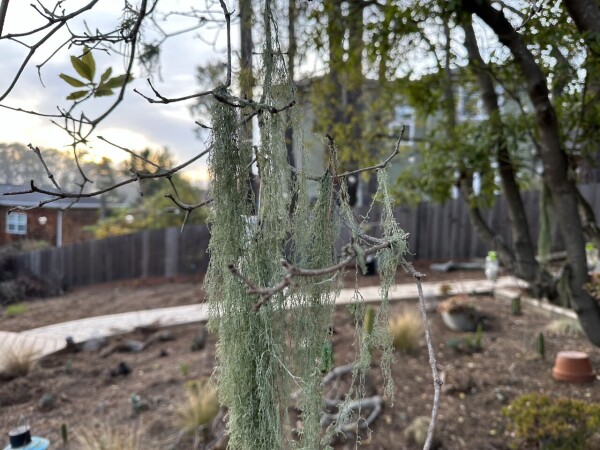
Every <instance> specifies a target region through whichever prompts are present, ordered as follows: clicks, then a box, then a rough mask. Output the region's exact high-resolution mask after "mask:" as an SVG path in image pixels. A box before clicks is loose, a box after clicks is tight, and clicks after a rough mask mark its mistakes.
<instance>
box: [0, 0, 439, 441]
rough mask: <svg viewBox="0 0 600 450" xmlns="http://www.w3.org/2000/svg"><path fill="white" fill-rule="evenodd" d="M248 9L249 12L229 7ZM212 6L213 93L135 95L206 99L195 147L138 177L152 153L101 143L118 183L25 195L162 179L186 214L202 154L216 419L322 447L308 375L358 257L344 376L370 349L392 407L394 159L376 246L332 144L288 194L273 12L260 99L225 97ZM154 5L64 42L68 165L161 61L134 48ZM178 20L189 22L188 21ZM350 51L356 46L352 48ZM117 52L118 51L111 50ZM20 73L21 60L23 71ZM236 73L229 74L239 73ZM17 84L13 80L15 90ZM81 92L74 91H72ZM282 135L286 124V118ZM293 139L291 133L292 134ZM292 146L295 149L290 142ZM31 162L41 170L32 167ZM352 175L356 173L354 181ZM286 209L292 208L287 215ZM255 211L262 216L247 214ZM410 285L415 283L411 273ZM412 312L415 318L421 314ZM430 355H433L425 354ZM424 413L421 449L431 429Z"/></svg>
mask: <svg viewBox="0 0 600 450" xmlns="http://www.w3.org/2000/svg"><path fill="white" fill-rule="evenodd" d="M95 4H96V1H92V2H90V3H88V4H87V5H84V6H83V7H82V8H81V9H78V10H75V11H73V12H71V13H63V11H62V10H61V11H60V12H57V9H55V10H47V9H45V8H43V7H40V8H41V15H42V16H44V17H45V18H46V19H47V20H48V24H47V26H45V27H42V28H41V29H40V30H33V31H30V32H27V33H25V35H26V36H28V35H29V34H35V33H36V32H38V31H41V32H42V33H44V32H46V33H52V32H54V29H52V28H51V27H53V26H55V27H56V29H58V28H62V27H64V26H65V25H67V24H69V21H70V20H72V19H73V18H74V17H77V16H78V15H79V14H81V12H83V11H88V10H92V9H93V8H94V6H95ZM249 5H250V2H245V3H244V4H243V5H242V4H240V6H249ZM59 6H60V4H59ZM219 6H220V10H221V15H220V16H219V17H221V18H223V17H224V19H225V24H224V26H225V30H226V34H227V65H226V77H225V82H224V83H223V84H221V85H217V86H214V87H212V88H211V89H209V90H206V91H203V92H196V93H192V94H185V95H182V96H179V97H167V96H165V95H163V94H161V93H160V92H159V91H158V90H157V89H156V87H155V86H154V85H153V83H152V80H149V81H148V90H149V91H151V94H145V93H143V92H139V91H138V94H139V95H141V96H142V97H144V98H145V99H146V100H148V101H149V102H150V103H155V104H167V103H174V102H181V101H187V100H195V99H197V98H200V97H210V101H209V105H210V126H209V128H210V130H211V131H210V139H209V141H208V143H207V146H206V149H204V150H202V151H199V152H197V154H196V155H194V156H193V157H192V158H190V159H189V160H187V161H185V162H184V163H182V164H179V165H171V166H170V167H169V166H168V165H167V163H166V162H161V163H160V164H159V163H150V166H151V168H150V169H148V168H147V167H146V168H144V167H143V166H144V164H142V163H149V162H150V160H151V158H150V157H149V156H150V155H143V154H135V152H133V151H131V150H129V149H126V148H124V147H122V146H120V145H119V144H118V143H110V142H108V141H107V140H106V139H104V141H106V142H107V143H108V144H109V145H113V146H115V147H116V148H119V149H121V150H123V151H126V152H128V153H129V154H130V155H131V154H135V161H133V160H132V161H131V164H130V166H131V168H132V170H131V174H130V175H129V177H128V178H126V179H125V180H122V181H118V182H117V183H116V184H115V185H113V186H108V187H106V188H101V189H97V190H94V191H92V192H85V191H84V190H83V187H85V186H82V190H80V191H79V192H68V191H65V190H63V189H61V188H60V186H59V185H57V186H56V187H57V188H58V189H59V193H56V192H54V193H53V192H51V191H49V190H47V189H44V188H41V187H39V186H37V185H36V184H35V183H32V185H31V189H30V191H31V192H40V193H46V194H49V195H53V198H52V199H51V200H49V201H53V200H56V199H59V198H74V199H76V198H81V197H87V196H95V195H102V194H104V193H106V192H108V191H109V190H111V189H114V188H117V187H121V186H125V185H128V184H132V183H141V188H142V189H144V188H145V186H144V183H146V182H147V181H148V180H153V179H158V178H166V179H168V180H170V181H171V182H172V187H173V191H172V195H171V198H170V199H171V200H172V202H173V203H174V204H176V205H177V206H179V207H180V208H182V210H184V211H186V214H189V213H191V212H193V211H195V210H196V209H198V208H200V207H201V206H203V205H205V204H206V203H207V202H198V203H194V204H188V203H185V202H184V200H183V198H182V197H181V195H180V194H179V193H178V192H177V189H176V180H175V181H174V178H175V174H176V173H177V172H179V171H180V170H182V169H184V168H185V167H187V166H189V165H190V164H192V163H193V162H195V161H197V160H198V159H200V158H202V157H203V156H206V155H208V157H209V169H210V173H211V181H212V185H211V194H212V198H211V201H210V205H211V206H210V214H209V223H210V225H211V241H210V247H209V250H210V253H211V260H210V266H209V271H208V274H207V277H206V280H207V281H206V289H207V292H208V294H209V304H210V312H211V320H210V327H211V329H212V330H214V331H216V332H217V333H218V335H219V344H218V347H217V348H218V362H219V364H218V368H217V370H216V379H217V381H218V387H219V398H220V400H221V401H222V402H223V404H224V405H225V406H226V407H227V408H228V429H229V438H230V440H229V448H233V449H236V448H237V449H249V448H261V449H262V448H264V449H267V448H268V449H278V448H289V447H290V446H291V445H295V446H298V447H304V448H320V447H322V446H325V447H326V446H327V445H328V444H327V443H328V441H329V439H330V437H331V433H333V432H334V430H335V427H336V425H335V424H334V425H333V426H332V427H330V428H329V430H328V432H327V433H325V434H324V433H323V430H322V427H321V423H320V419H321V413H322V407H323V404H324V401H323V386H322V374H321V370H319V368H321V367H327V364H328V362H327V361H326V360H325V358H326V355H325V353H324V351H323V349H324V348H327V347H328V346H329V345H331V344H330V341H331V331H330V330H331V327H332V312H333V307H334V304H335V293H336V291H337V289H338V285H339V283H340V282H341V281H340V280H341V279H342V278H343V277H342V276H341V275H340V272H341V271H342V270H343V269H344V268H345V267H346V266H347V265H348V264H350V263H352V262H353V261H357V264H358V265H360V266H363V265H364V258H365V257H367V256H369V255H373V256H376V257H379V258H380V261H381V265H380V273H381V278H382V279H381V281H382V286H381V294H382V304H381V307H380V308H379V310H378V314H377V315H376V318H375V328H374V330H373V331H372V333H371V334H370V335H369V336H363V335H361V334H360V333H361V331H360V327H359V328H358V330H359V331H358V333H359V337H358V339H359V342H361V346H360V350H359V352H358V355H357V361H356V363H355V365H354V366H353V374H354V379H356V380H364V377H365V373H366V371H367V370H369V369H370V367H371V355H372V353H371V349H378V354H380V355H381V357H380V358H381V366H382V372H383V378H384V380H385V381H386V390H385V393H386V394H387V395H388V396H390V397H391V395H392V384H391V380H390V372H389V366H390V364H391V359H392V353H391V349H392V348H391V339H390V335H389V329H388V321H389V317H388V313H389V304H388V292H389V289H390V286H391V284H392V282H393V279H394V274H395V271H396V269H397V267H398V265H406V263H405V261H404V258H403V256H404V254H405V252H406V250H407V249H406V236H405V233H403V232H402V230H401V229H400V228H399V227H398V225H397V224H396V223H395V221H394V218H393V212H392V199H391V197H390V195H389V191H388V189H387V184H386V181H385V180H386V166H387V164H388V162H389V160H391V158H392V157H393V156H395V155H396V154H397V153H398V145H396V148H395V149H394V150H393V151H392V152H391V155H390V156H389V158H388V159H387V160H386V161H384V162H383V163H381V164H379V165H377V166H376V167H374V168H371V169H365V170H377V171H378V172H379V173H378V177H379V180H380V186H381V195H380V196H379V199H378V200H379V201H381V203H382V207H383V211H384V213H383V215H382V218H383V230H382V231H383V232H382V235H381V236H379V237H374V236H369V235H366V234H365V233H363V232H362V231H361V230H360V226H359V224H357V223H356V219H355V217H354V216H353V214H352V213H351V211H350V207H349V205H348V201H347V200H348V196H347V195H345V192H346V188H345V184H344V179H345V177H346V176H347V175H348V172H342V170H341V167H340V166H339V163H338V159H337V157H336V155H337V153H338V151H337V147H336V145H335V142H334V141H333V140H331V139H330V142H329V149H330V155H331V161H330V164H329V167H330V170H329V171H327V172H326V173H325V174H323V175H321V176H317V177H314V176H312V174H308V173H307V172H306V171H303V170H300V171H298V173H297V176H296V180H295V182H294V183H292V182H291V175H290V173H291V172H290V168H289V165H288V158H287V148H286V143H285V130H286V128H287V127H288V126H290V123H287V122H286V120H285V119H286V114H285V113H286V112H287V111H288V110H291V116H292V117H294V116H295V115H296V114H298V113H297V111H296V110H295V108H294V106H295V98H294V89H293V87H292V80H290V78H289V73H288V72H287V68H286V57H285V55H284V52H283V51H282V50H281V47H280V42H279V36H278V34H277V30H278V27H277V23H276V19H277V17H276V15H275V14H274V12H275V11H276V8H275V6H276V5H275V2H271V1H270V0H265V1H264V3H262V4H261V8H260V13H259V14H256V16H257V17H259V18H260V19H259V20H260V26H261V27H262V28H261V30H262V34H261V37H262V38H261V42H260V44H261V47H262V48H261V51H260V52H259V53H260V61H261V63H260V65H259V67H258V68H257V74H256V79H262V83H260V88H258V87H257V89H256V91H259V97H258V98H256V96H255V95H256V94H255V92H254V90H252V89H250V90H248V91H244V88H243V86H235V84H234V82H233V81H234V78H233V76H232V74H233V73H234V68H235V67H236V66H235V65H234V64H235V63H234V61H233V58H232V43H231V34H230V29H231V18H232V12H231V11H230V9H229V8H228V5H227V4H226V3H225V1H223V0H220V1H219ZM156 7H157V4H156V3H149V2H147V1H145V0H141V1H140V2H139V4H135V5H134V4H131V3H130V2H125V3H124V9H123V18H122V21H120V23H119V24H118V26H117V27H116V28H115V29H114V30H111V31H109V32H100V31H96V32H95V33H92V32H89V31H88V30H86V31H85V32H83V33H81V34H77V32H76V31H73V28H71V27H69V33H70V36H69V38H68V43H69V44H72V45H74V46H76V50H77V51H78V53H77V54H76V55H72V58H71V62H72V65H73V69H74V70H75V72H76V73H77V74H78V75H79V76H80V77H83V78H73V77H71V78H73V79H71V78H69V77H70V75H68V74H60V75H61V78H62V79H63V80H65V82H67V83H68V84H70V85H71V86H73V87H75V88H81V90H80V91H74V92H73V93H71V94H70V95H69V97H68V101H70V102H72V103H71V104H70V106H68V107H67V108H65V109H59V113H58V114H57V115H56V116H57V117H56V116H53V117H54V118H55V119H57V118H59V119H61V120H64V129H65V131H67V133H68V134H69V136H71V137H72V139H73V143H72V148H73V151H74V155H77V148H78V147H79V146H81V145H84V144H86V143H87V140H88V138H89V137H90V136H92V135H93V133H95V132H96V130H97V128H98V127H99V126H100V124H101V123H102V121H103V120H104V118H105V117H107V116H108V115H109V114H110V113H111V112H112V111H113V110H114V109H115V108H117V107H118V106H119V104H120V103H121V101H122V100H123V99H124V96H125V93H126V92H127V83H128V81H129V80H130V79H131V76H132V67H133V65H134V63H135V61H136V58H138V55H139V56H140V57H141V59H142V62H143V63H144V64H145V63H147V62H148V60H149V55H148V49H149V47H150V49H151V50H152V51H153V52H154V54H158V53H160V51H159V50H158V49H159V45H158V44H155V43H144V41H143V37H144V34H143V31H144V25H145V24H147V23H148V21H152V20H153V19H154V18H155V17H153V14H154V13H155V11H156ZM190 14H192V15H194V14H201V13H200V12H198V11H196V10H193V11H191V12H190ZM221 20H222V19H221ZM92 29H93V28H92ZM49 36H51V34H49V35H48V34H46V35H45V36H44V37H42V39H41V40H39V41H37V42H38V44H35V45H34V46H32V47H31V51H36V49H37V46H40V45H42V44H44V42H46V39H47V38H48V37H49ZM3 38H4V39H14V38H15V36H3V35H2V34H1V30H0V41H1V40H2V39H3ZM354 39H355V41H356V39H357V37H356V36H355V37H354ZM36 45H37V46H36ZM118 45H121V46H122V47H124V48H125V50H124V53H125V54H126V61H127V68H126V73H125V74H123V75H119V76H118V78H117V81H118V82H117V81H111V80H112V79H113V78H111V71H109V69H108V68H98V71H97V70H96V57H95V56H94V53H95V52H96V51H98V50H109V49H110V50H113V49H114V47H116V46H118ZM120 51H121V52H122V53H123V48H121V49H120ZM150 59H151V58H150ZM26 63H27V59H25V60H24V64H26ZM237 68H238V69H239V70H241V68H240V67H239V66H237ZM242 68H243V67H242ZM358 70H359V71H360V68H359V69H358ZM100 73H101V74H102V75H101V76H100V77H99V78H98V77H97V76H96V75H97V74H100ZM107 73H108V75H106V74H107ZM252 75H254V74H252ZM19 76H20V72H19V71H18V70H17V73H16V74H15V75H14V80H15V82H16V80H18V78H19ZM73 80H75V81H73ZM81 83H83V86H81V85H79V84H81ZM107 83H108V85H107ZM76 85H79V86H76ZM113 85H114V87H113ZM12 86H14V83H13V85H11V86H9V88H8V89H7V91H6V92H5V93H4V94H2V95H0V102H1V101H3V100H4V99H5V98H6V97H7V96H8V95H9V94H10V91H11V89H12ZM109 91H110V92H109ZM113 94H114V95H113ZM104 96H106V97H111V102H110V104H109V106H108V107H107V109H105V110H103V112H102V113H100V114H99V115H97V116H94V117H95V118H93V119H90V118H89V117H90V115H89V114H86V113H85V112H82V111H85V108H84V107H85V106H86V105H89V104H90V102H92V101H95V99H96V98H97V97H104ZM30 113H32V114H35V113H36V112H34V111H30ZM254 118H256V119H254ZM251 120H256V124H257V125H258V136H256V138H257V139H256V141H257V144H256V145H252V144H253V141H252V140H249V138H251V137H252V139H254V136H250V133H248V130H247V125H248V123H249V122H250V121H251ZM292 123H295V124H296V125H297V124H298V121H297V119H296V120H292ZM295 135H298V136H299V135H300V134H299V133H298V132H297V131H296V132H295ZM299 145H300V148H302V147H303V146H302V143H301V142H300V143H299ZM339 151H340V152H342V151H346V150H345V147H342V146H340V149H339ZM39 157H40V159H41V160H42V159H43V156H42V155H39ZM303 157H305V155H304V156H303ZM140 161H141V162H140ZM252 164H255V165H256V167H257V169H258V173H259V176H260V191H259V192H257V191H254V190H253V191H252V192H249V190H248V173H249V169H250V165H252ZM139 165H141V166H142V167H139ZM79 169H80V170H79V172H80V175H81V176H82V178H83V179H84V183H82V184H83V185H85V184H86V183H89V181H90V180H89V179H88V178H87V176H86V174H85V173H84V171H83V168H82V167H81V165H80V164H79ZM362 172H363V170H355V171H353V172H352V173H354V174H359V173H362ZM309 181H311V182H315V181H316V182H317V184H318V186H319V190H318V196H317V198H316V201H315V202H311V201H310V199H309V196H308V190H307V184H308V182H309ZM257 196H258V198H257ZM248 197H253V198H250V200H252V201H251V202H249V201H248ZM157 198H158V197H157ZM292 199H295V202H296V204H295V207H294V208H293V209H292V208H291V202H292ZM257 200H258V201H257ZM255 201H257V203H258V204H259V205H260V206H259V208H257V210H256V211H255V210H254V204H255ZM253 213H256V214H253ZM342 221H343V222H346V223H347V226H348V227H349V228H350V229H351V230H352V234H353V245H351V246H346V247H344V248H343V249H342V250H341V251H336V245H335V244H336V241H337V238H338V236H339V231H340V228H341V222H342ZM357 267H358V266H357ZM406 267H407V269H409V267H408V266H406ZM415 276H416V277H417V280H418V277H419V274H415ZM421 300H422V298H421ZM422 306H423V314H424V311H425V309H424V303H422ZM360 312H361V308H360V305H359V306H358V307H357V308H356V309H355V321H356V322H357V323H358V321H359V320H360V318H361V314H360ZM428 339H429V336H428ZM429 342H430V340H429ZM429 348H430V350H431V348H432V347H431V342H430V345H429ZM431 367H432V370H433V372H434V378H435V383H434V386H435V389H436V398H439V387H440V382H439V378H438V377H437V375H436V367H435V355H434V354H431ZM292 387H293V388H294V389H298V395H297V398H298V402H299V407H300V410H301V416H302V420H303V432H302V433H301V435H300V436H299V437H298V439H295V437H293V436H290V435H289V433H287V429H288V427H286V425H285V420H286V419H287V412H286V411H287V408H288V401H289V398H290V394H291V389H292ZM363 394H364V388H362V387H361V386H354V385H353V386H352V388H351V390H350V392H348V394H347V395H346V397H345V400H344V402H343V404H342V405H340V411H342V412H343V411H347V410H348V408H351V407H352V405H358V407H359V408H361V407H362V401H361V400H360V399H361V396H362V395H363ZM438 401H439V400H436V402H434V405H437V402H438ZM436 407H437V406H434V411H433V418H432V421H431V426H430V431H429V436H430V437H429V441H430V440H431V433H432V430H433V426H434V424H435V410H436ZM339 420H340V421H344V420H345V417H343V414H340V419H339ZM356 426H357V427H358V423H357V424H356ZM292 441H295V442H292ZM427 447H428V445H427Z"/></svg>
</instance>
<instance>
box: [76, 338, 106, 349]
mask: <svg viewBox="0 0 600 450" xmlns="http://www.w3.org/2000/svg"><path fill="white" fill-rule="evenodd" d="M106 344H107V341H106V338H103V337H98V338H93V339H90V340H89V341H86V342H84V343H83V345H82V347H81V348H82V350H83V351H84V352H97V351H100V349H102V348H103V347H105V346H106Z"/></svg>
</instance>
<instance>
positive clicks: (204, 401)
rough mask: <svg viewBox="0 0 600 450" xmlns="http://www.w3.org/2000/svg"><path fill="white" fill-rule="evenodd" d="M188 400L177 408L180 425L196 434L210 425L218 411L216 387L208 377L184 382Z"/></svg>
mask: <svg viewBox="0 0 600 450" xmlns="http://www.w3.org/2000/svg"><path fill="white" fill-rule="evenodd" d="M186 389H187V394H188V399H187V400H188V401H187V403H184V404H183V405H182V406H181V407H180V408H179V410H178V412H179V418H180V425H181V428H183V429H184V430H185V431H187V432H188V433H190V434H193V435H196V433H198V432H199V431H201V430H202V429H204V428H205V427H206V426H207V425H210V423H211V422H212V420H213V419H214V418H215V417H216V415H217V413H218V412H219V400H218V397H217V389H216V387H215V386H214V384H213V383H212V382H211V381H210V380H209V379H208V378H202V379H199V380H193V381H188V382H187V383H186Z"/></svg>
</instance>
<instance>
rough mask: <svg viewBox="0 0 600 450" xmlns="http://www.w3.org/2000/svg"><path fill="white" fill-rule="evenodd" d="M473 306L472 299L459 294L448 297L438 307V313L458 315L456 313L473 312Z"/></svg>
mask: <svg viewBox="0 0 600 450" xmlns="http://www.w3.org/2000/svg"><path fill="white" fill-rule="evenodd" d="M474 310H475V305H474V304H473V299H472V298H471V297H469V296H468V295H464V294H460V295H455V296H453V297H449V298H447V299H446V300H444V301H443V302H441V303H440V304H439V305H438V311H439V312H448V313H458V312H467V313H470V312H473V311H474Z"/></svg>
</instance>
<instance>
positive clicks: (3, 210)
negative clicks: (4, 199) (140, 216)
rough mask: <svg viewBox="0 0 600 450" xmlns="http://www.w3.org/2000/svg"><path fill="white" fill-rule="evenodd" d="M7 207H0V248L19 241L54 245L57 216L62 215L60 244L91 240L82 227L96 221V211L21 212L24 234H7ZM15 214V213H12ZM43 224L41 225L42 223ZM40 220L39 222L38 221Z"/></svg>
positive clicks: (97, 215)
mask: <svg viewBox="0 0 600 450" xmlns="http://www.w3.org/2000/svg"><path fill="white" fill-rule="evenodd" d="M9 208H10V207H8V206H0V246H2V245H6V244H9V243H11V242H15V241H19V240H24V239H27V240H40V241H46V242H48V243H49V244H50V245H56V233H57V229H56V228H57V223H58V215H59V214H62V244H63V245H65V244H72V243H76V242H82V241H85V240H87V239H91V238H92V234H91V233H90V232H87V231H85V230H84V227H86V226H88V225H93V224H95V223H96V222H97V221H98V217H99V211H98V210H97V209H68V210H66V211H61V210H59V209H56V208H38V209H33V210H29V211H23V212H22V213H21V214H26V215H27V230H26V233H25V234H12V233H7V220H8V210H9ZM13 214H15V213H13ZM42 218H45V223H43V224H42V223H41V222H43V221H44V219H42ZM40 219H41V220H40Z"/></svg>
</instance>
